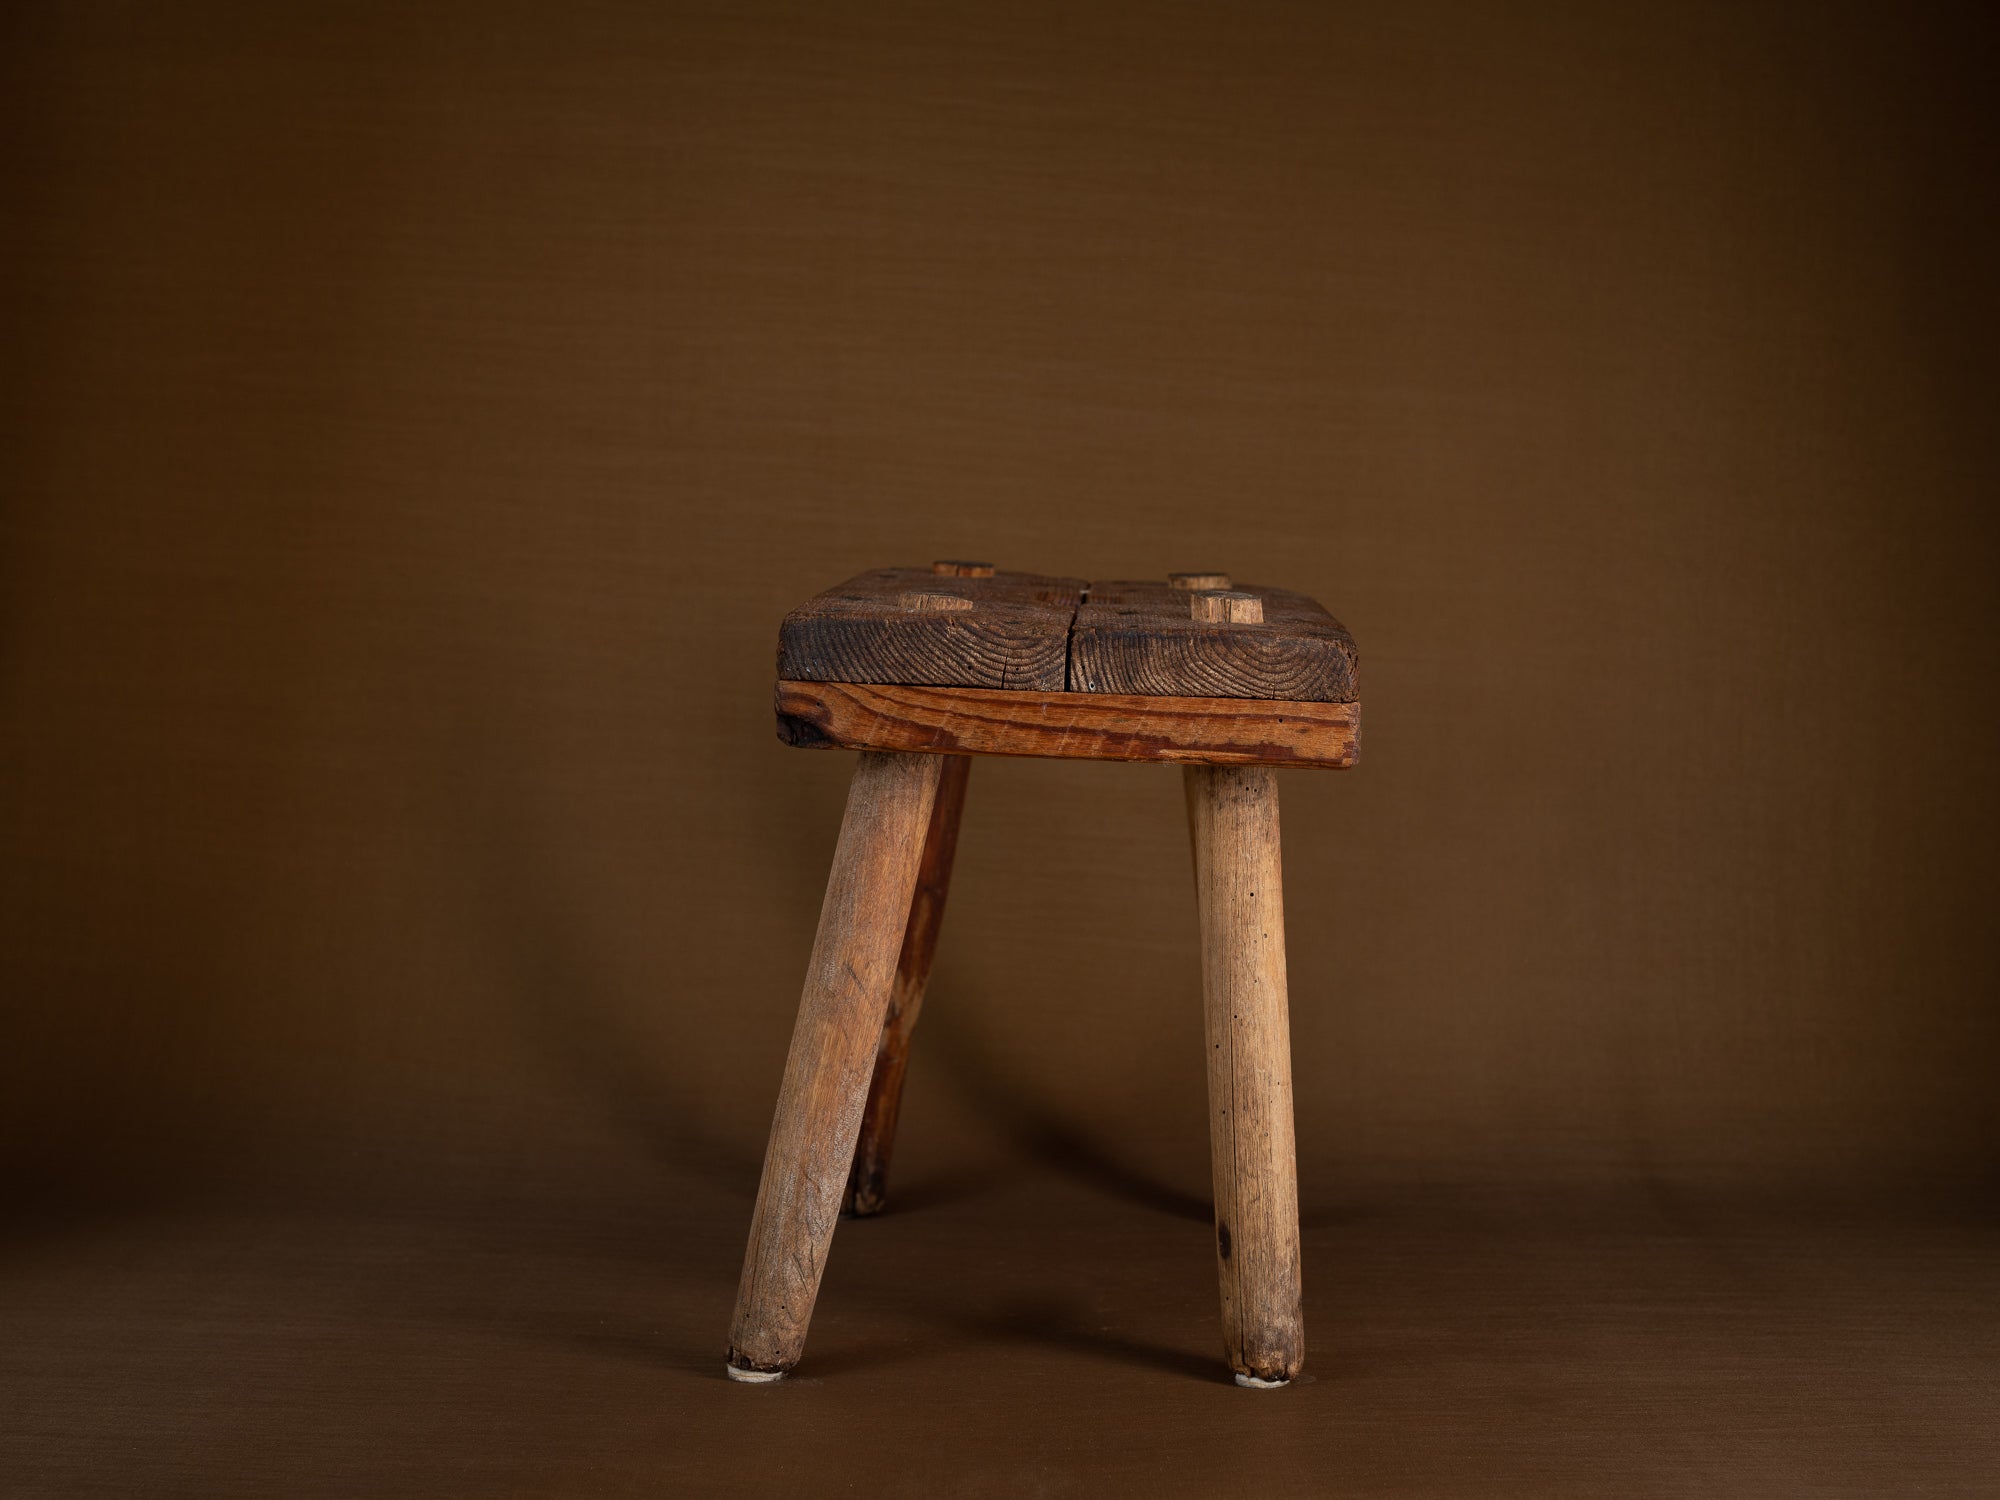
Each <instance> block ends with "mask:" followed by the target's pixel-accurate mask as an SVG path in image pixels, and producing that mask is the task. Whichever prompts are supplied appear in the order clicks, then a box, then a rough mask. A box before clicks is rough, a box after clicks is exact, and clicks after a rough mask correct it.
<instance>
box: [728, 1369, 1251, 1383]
mask: <svg viewBox="0 0 2000 1500" xmlns="http://www.w3.org/2000/svg"><path fill="white" fill-rule="evenodd" d="M722 1368H723V1369H725V1370H727V1371H728V1372H729V1378H730V1379H731V1380H740V1381H742V1382H743V1383H744V1384H745V1385H769V1384H770V1383H771V1382H772V1381H774V1380H783V1379H784V1378H785V1372H784V1371H783V1370H739V1369H737V1368H736V1366H734V1365H724V1366H723V1367H722ZM1242 1378H1243V1377H1242V1376H1240V1375H1239V1376H1238V1377H1237V1379H1239V1380H1240V1379H1242Z"/></svg>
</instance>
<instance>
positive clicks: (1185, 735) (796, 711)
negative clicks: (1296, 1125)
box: [728, 562, 1360, 1386]
mask: <svg viewBox="0 0 2000 1500" xmlns="http://www.w3.org/2000/svg"><path fill="white" fill-rule="evenodd" d="M778 679H779V680H778V691H777V709H778V734H779V737H780V738H782V739H783V740H785V742H786V743H788V744H792V745H801V746H809V747H815V748H826V747H839V748H844V749H850V750H859V751H861V752H862V755H861V757H860V759H859V761H858V762H857V763H856V765H855V768H854V780H853V783H852V784H851V786H850V788H849V790H848V794H847V813H846V816H845V818H844V819H843V820H842V822H841V825H840V843H839V846H838V848H837V849H836V850H835V852H834V856H833V870H832V873H831V874H830V875H829V876H828V877H827V884H826V900H825V903H824V904H823V905H822V907H821V908H820V916H819V934H818V936H817V937H816V938H815V939H814V941H813V950H812V959H811V962H810V964H809V965H808V967H807V971H806V982H805V993H804V995H803V997H802V998H801V1000H800V1002H799V1018H798V1023H797V1027H796V1029H795V1030H794V1031H793V1033H792V1046H791V1053H790V1055H789V1057H788V1058H787V1059H786V1063H785V1078H784V1084H783V1086H782V1087H781V1089H780V1091H779V1094H778V1110H777V1117H776V1119H775V1120H774V1121H773V1122H772V1125H771V1140H770V1145H769V1147H768V1148H767V1150H766V1152H765V1156H764V1176H763V1182H762V1184H761V1185H760V1187H759V1188H758V1191H757V1207H756V1210H755V1212H754V1213H753V1215H752V1217H751V1221H750V1246H749V1249H748V1251H747V1252H746V1254H745V1256H744V1260H743V1278H742V1281H741V1283H740V1285H739V1287H738V1289H737V1294H736V1316H735V1321H734V1323H733V1324H732V1326H731V1328H730V1335H729V1364H728V1369H729V1374H730V1375H731V1376H732V1377H734V1378H735V1379H738V1380H776V1379H778V1378H779V1377H780V1376H782V1375H784V1374H785V1373H786V1372H787V1371H788V1370H790V1369H791V1368H792V1367H793V1366H794V1365H796V1364H797V1363H798V1360H799V1355H800V1353H801V1351H802V1350H803V1349H804V1347H805V1340H806V1325H807V1323H808V1322H809V1320H810V1319H811V1317H812V1310H813V1301H814V1299H815V1297H816V1296H817V1295H818V1293H819V1283H820V1274H821V1272H822V1271H823V1269H824V1268H825V1266H826V1256H827V1251H828V1249H829V1247H830V1246H831V1244H832V1241H833V1230H834V1224H835V1221H836V1220H837V1219H838V1217H839V1216H840V1213H841V1210H842V1208H843V1207H846V1208H848V1209H851V1210H852V1211H853V1212H854V1213H857V1214H869V1213H874V1212H878V1211H879V1210H880V1209H881V1207H882V1203H883V1193H884V1188H885V1184H886V1178H887V1172H888V1166H889V1153H890V1148H891V1147H892V1145H893V1144H894V1140H895V1130H896V1113H897V1107H898V1103H899V1101H900V1099H901V1097H902V1086H903V1070H904V1065H905V1062H906V1060H907V1057H908V1054H909V1043H910V1033H911V1030H912V1028H913V1027H914V1026H915V1024H916V1019H917V1010H918V1007H919V1006H920V1005H921V1004H922V1001H923V994H924V984H925V981H926V979H927V977H928V975H929V972H930V966H931V955H932V952H933V951H934V948H935V945H936V942H937V935H938V928H939V925H940V923H941V921H942V919H943V915H944V904H945V894H946V890H947V888H948V886H949V883H950V880H951V864H952V853H953V849H954V846H955V845H956V843H957V840H958V817H959V809H960V807H961V806H962V805H963V803H964V799H965V783H966V774H967V771H968V769H969V767H970V764H971V761H970V757H972V756H975V755H1044V756H1061V757H1068V758H1074V759H1083V760H1142V761H1173V762H1177V763H1179V764H1181V765H1184V766H1185V767H1186V768H1187V770H1186V777H1187V804H1188V825H1189V831H1190V834H1191V836H1192V839H1193V843H1194V864H1195V886H1196V891H1197V898H1198V905H1199V910H1200V917H1201V948H1202V991H1203V996H1204V1002H1205V1007H1206V1013H1207V1033H1208V1097H1209V1145H1210V1151H1211V1156H1212V1159H1213V1168H1214V1174H1215V1256H1216V1268H1217V1271H1218V1273H1219V1275H1220V1278H1221V1282H1222V1329H1223V1340H1224V1343H1225V1346H1226V1354H1227V1357H1228V1361H1229V1365H1230V1368H1231V1369H1232V1370H1234V1371H1235V1372H1236V1380H1237V1383H1238V1384H1239V1385H1246V1386H1275V1385H1283V1384H1284V1383H1285V1382H1287V1381H1289V1380H1290V1379H1291V1378H1292V1377H1293V1376H1294V1375H1296V1374H1297V1373H1298V1371H1299V1365H1300V1362H1301V1361H1302V1359H1303V1358H1304V1352H1305V1337H1304V1328H1303V1324H1302V1321H1301V1317H1300V1310H1299V1284H1300V1283H1299V1215H1298V1175H1297V1164H1296V1161H1295V1159H1294V1155H1293V1146H1292V1064H1291V1042H1290V1030H1289V1023H1288V1021H1287V1016H1286V998H1285V925H1284V895H1283V889H1282V885H1281V879H1280V863H1279V853H1278V792H1277V781H1276V777H1275V775H1274V772H1275V770H1276V768H1278V767H1281V766H1320V767H1342V766H1349V765H1352V764H1353V763H1354V758H1355V749H1356V743H1357V738H1358V732H1359V723H1360V704H1359V702H1358V700H1357V694H1356V688H1355V650H1354V641H1353V639H1352V637H1350V636H1349V635H1348V633H1347V632H1346V631H1345V630H1344V629H1342V628H1341V625H1340V623H1339V622H1338V621H1337V620H1335V619H1334V618H1333V617H1332V616H1331V615H1329V614H1328V613H1327V612H1326V611H1325V610H1323V609H1321V608H1320V607H1319V605H1317V604H1316V603H1314V602H1313V601H1312V600H1310V599H1308V598H1306V597H1305V596H1303V595H1301V594H1291V593H1286V592H1284V591H1283V590H1279V589H1264V588H1243V589H1236V588H1233V587H1231V584H1230V580H1229V579H1228V578H1227V577H1226V576H1224V575H1222V574H1217V573H1189V574H1175V575H1173V576H1172V577H1171V578H1170V579H1168V580H1167V581H1165V582H1162V583H1085V582H1083V581H1081V580H1079V579H1074V578H1043V577H1040V576H1037V575H1033V574H1024V573H996V572H995V571H994V570H993V568H992V567H991V566H990V565H989V564H985V563H962V562H941V563H934V564H932V565H931V567H930V568H929V569H919V568H885V569H880V570H877V571H875V572H872V573H863V574H862V575H861V576H859V577H858V578H853V579H850V580H849V581H848V582H846V583H844V584H842V585H841V586H840V587H838V588H836V589H833V590H831V591H829V592H827V593H824V594H821V595H820V596H819V597H818V598H816V599H812V600H810V601H808V602H807V603H806V604H804V605H802V606H800V607H799V608H798V609H796V610H794V611H792V613H791V614H790V615H788V616H786V618H785V622H784V625H783V627H782V630H781V632H780V635H779V643H778Z"/></svg>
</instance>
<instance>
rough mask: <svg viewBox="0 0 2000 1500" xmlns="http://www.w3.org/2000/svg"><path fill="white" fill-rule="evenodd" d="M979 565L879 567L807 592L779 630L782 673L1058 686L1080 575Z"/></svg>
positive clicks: (937, 683)
mask: <svg viewBox="0 0 2000 1500" xmlns="http://www.w3.org/2000/svg"><path fill="white" fill-rule="evenodd" d="M985 566H986V565H985V564H981V563H960V562H950V563H944V564H932V565H931V566H929V567H923V568H876V569H874V570H873V571H871V572H867V573H861V574H858V575H856V576H855V577H853V578H850V579H848V580H847V582H845V583H843V584H841V585H839V586H838V587H837V588H832V589H828V590H827V591H826V592H825V593H823V594H819V595H816V596H815V597H813V598H811V599H808V600H807V601H806V602H805V603H804V604H801V605H800V606H799V607H798V608H797V609H795V610H793V611H792V612H791V613H790V614H788V615H786V616H785V619H784V623H783V624H782V625H781V626H780V627H779V629H778V675H779V676H780V677H781V678H793V679H797V680H799V681H807V682H878V683H922V684H925V685H927V686H931V687H984V688H1022V689H1039V690H1041V691H1044V692H1059V691H1061V689H1062V688H1063V686H1064V683H1065V679H1066V678H1067V675H1068V654H1069V627H1070V622H1071V621H1072V620H1073V619H1074V618H1075V617H1076V606H1077V603H1078V601H1079V600H1080V599H1081V598H1082V597H1083V590H1084V586H1085V585H1084V582H1083V580H1082V579H1080V578H1047V577H1043V576H1042V575H1040V574H1037V573H1000V572H987V573H983V574H982V573H981V572H979V571H978V570H979V569H981V568H983V567H985ZM913 599H914V600H920V601H922V602H921V603H920V604H914V605H913V604H912V603H911V601H912V600H913ZM947 600H960V601H963V607H959V608H953V607H950V606H949V605H948V604H946V602H945V601H947Z"/></svg>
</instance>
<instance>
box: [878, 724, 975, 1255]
mask: <svg viewBox="0 0 2000 1500" xmlns="http://www.w3.org/2000/svg"><path fill="white" fill-rule="evenodd" d="M971 770H972V757H971V756H969V755H947V756H945V757H944V771H943V773H942V775H941V776H940V777H939V779H938V791H937V801H936V802H935V803H934V804H933V805H932V808H931V825H930V832H929V833H928V834H927V835H925V838H924V857H923V863H922V864H921V865H920V866H919V867H918V870H917V889H916V894H915V895H914V896H912V897H911V898H910V920H909V923H908V925H907V926H906V927H905V928H904V930H903V952H902V956H901V957H899V958H898V959H897V960H896V980H895V983H894V985H892V986H891V987H890V990H889V1016H888V1019H887V1020H885V1021H884V1022H883V1023H882V1041H881V1045H880V1046H878V1047H877V1048H876V1051H875V1077H874V1079H873V1081H872V1082H870V1084H869V1085H868V1107H867V1108H866V1109H865V1110H863V1111H862V1113H861V1139H860V1140H859V1141H858V1142H856V1144H855V1147H854V1166H853V1169H852V1171H850V1172H849V1174H848V1179H847V1211H848V1212H849V1213H851V1214H854V1215H855V1216H856V1217H858V1218H864V1217H866V1216H868V1215H870V1214H879V1213H880V1212H882V1206H883V1203H884V1202H885V1201H886V1199H887V1197H888V1191H889V1154H890V1152H891V1151H893V1150H894V1149H895V1146H896V1116H897V1115H898V1114H899V1113H900V1112H901V1110H902V1107H903V1073H904V1070H905V1069H907V1068H908V1067H909V1065H910V1033H911V1032H913V1031H915V1030H916V1028H917V1012H918V1011H919V1010H921V1009H922V1008H923V1004H924V986H925V985H926V984H927V983H928V982H929V981H930V977H931V959H932V958H933V957H934V956H935V955H936V953H937V940H938V929H939V928H940V927H942V926H943V925H944V903H945V898H946V896H948V895H949V894H950V893H951V862H952V856H953V855H954V854H956V853H957V852H958V815H959V812H960V811H961V810H962V809H963V808H964V806H965V779H966V777H967V775H969V774H970V772H971Z"/></svg>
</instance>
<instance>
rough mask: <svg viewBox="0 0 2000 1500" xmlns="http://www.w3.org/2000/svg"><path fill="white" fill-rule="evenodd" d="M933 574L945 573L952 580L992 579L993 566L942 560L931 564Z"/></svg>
mask: <svg viewBox="0 0 2000 1500" xmlns="http://www.w3.org/2000/svg"><path fill="white" fill-rule="evenodd" d="M931 571H932V572H933V573H943V574H946V575H947V576H949V577H952V578H991V577H992V576H993V564H992V563H990V562H961V561H960V560H959V559H957V558H951V557H946V558H940V559H938V561H936V562H934V563H932V564H931Z"/></svg>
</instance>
